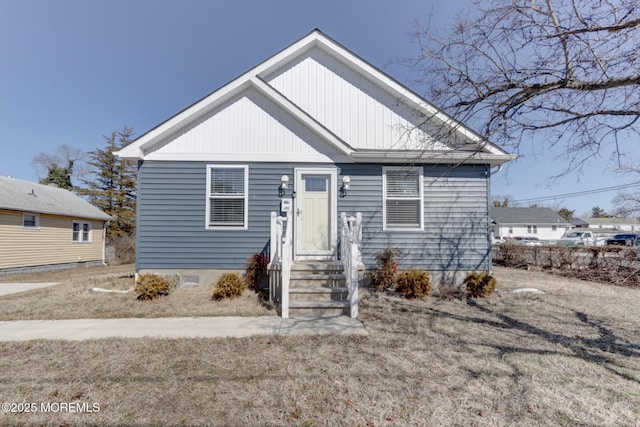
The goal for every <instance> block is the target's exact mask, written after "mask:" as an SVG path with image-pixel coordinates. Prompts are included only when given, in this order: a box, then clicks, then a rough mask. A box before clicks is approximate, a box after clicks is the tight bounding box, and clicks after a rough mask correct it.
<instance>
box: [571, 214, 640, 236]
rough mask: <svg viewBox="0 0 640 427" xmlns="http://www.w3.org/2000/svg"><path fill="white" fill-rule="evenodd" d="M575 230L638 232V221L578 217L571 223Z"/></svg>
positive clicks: (639, 224) (639, 226)
mask: <svg viewBox="0 0 640 427" xmlns="http://www.w3.org/2000/svg"><path fill="white" fill-rule="evenodd" d="M571 223H572V224H573V226H574V227H576V228H591V229H606V230H609V231H610V232H612V233H616V232H629V233H637V232H640V221H638V220H637V219H633V218H615V217H609V218H587V217H580V218H575V219H574V220H573V221H571Z"/></svg>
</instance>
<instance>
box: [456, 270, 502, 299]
mask: <svg viewBox="0 0 640 427" xmlns="http://www.w3.org/2000/svg"><path fill="white" fill-rule="evenodd" d="M463 283H464V285H466V287H467V293H468V294H469V296H470V297H472V298H481V297H486V296H487V295H489V294H491V293H492V292H493V291H494V290H495V289H496V283H497V280H496V279H495V277H493V276H492V275H491V274H489V272H487V271H483V272H473V273H469V274H467V277H465V278H464V282H463Z"/></svg>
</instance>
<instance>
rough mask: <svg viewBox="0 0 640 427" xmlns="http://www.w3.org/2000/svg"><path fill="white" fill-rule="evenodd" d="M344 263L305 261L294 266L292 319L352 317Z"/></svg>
mask: <svg viewBox="0 0 640 427" xmlns="http://www.w3.org/2000/svg"><path fill="white" fill-rule="evenodd" d="M345 281H346V277H345V275H344V268H343V266H342V263H341V262H337V261H329V262H323V261H304V262H295V263H293V265H292V266H291V282H290V286H289V313H290V315H298V316H300V315H303V316H304V315H315V316H335V315H349V314H350V310H351V307H350V305H349V301H348V299H349V290H348V288H347V287H346V286H345Z"/></svg>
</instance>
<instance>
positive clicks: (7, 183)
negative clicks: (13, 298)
mask: <svg viewBox="0 0 640 427" xmlns="http://www.w3.org/2000/svg"><path fill="white" fill-rule="evenodd" d="M110 219H111V217H110V216H109V215H107V214H105V213H104V212H102V211H101V210H100V209H98V208H96V207H95V206H93V205H91V204H89V203H88V202H86V201H85V200H83V199H82V198H80V197H78V196H76V195H75V194H73V193H71V192H70V191H67V190H64V189H62V188H58V187H53V186H50V185H42V184H36V183H33V182H28V181H23V180H20V179H15V178H10V177H7V176H0V274H7V273H16V272H27V271H37V270H46V269H55V268H71V267H76V266H79V265H102V264H104V255H105V239H104V234H105V233H104V231H105V223H106V222H108V221H109V220H110Z"/></svg>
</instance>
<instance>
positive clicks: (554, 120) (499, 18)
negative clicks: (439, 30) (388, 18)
mask: <svg viewBox="0 0 640 427" xmlns="http://www.w3.org/2000/svg"><path fill="white" fill-rule="evenodd" d="M475 5H476V10H475V13H473V12H472V13H469V14H465V15H464V16H463V17H462V18H460V20H459V21H458V22H457V23H456V25H454V26H453V27H452V29H451V30H450V31H449V32H448V34H447V35H445V36H439V35H438V34H436V33H435V32H434V31H431V30H425V29H422V28H420V27H418V28H417V30H416V33H415V37H416V39H417V40H418V42H419V46H420V49H421V51H420V55H419V57H418V58H416V59H415V60H414V61H412V64H413V65H414V66H415V67H417V68H418V69H419V70H421V71H422V72H423V73H422V77H421V78H420V82H421V83H423V84H424V85H425V87H428V88H429V91H430V94H429V98H430V99H432V100H433V101H434V102H435V103H436V105H439V106H441V107H443V108H444V110H445V112H447V113H448V114H450V115H451V116H453V117H456V118H458V120H461V121H464V122H465V123H468V124H470V125H471V126H472V127H475V128H476V129H478V130H480V131H481V136H482V137H484V138H486V139H487V140H491V141H493V142H496V143H498V144H500V145H502V146H503V147H505V148H507V149H511V150H512V151H515V152H518V151H519V149H520V144H522V143H525V142H527V141H531V140H532V138H531V137H532V136H533V135H538V136H541V138H540V139H541V140H543V141H545V143H547V144H548V145H549V146H555V147H562V149H563V152H564V153H566V157H567V159H568V160H569V161H570V163H568V164H567V170H566V171H570V170H576V169H577V170H580V168H581V167H582V166H583V165H584V164H585V162H587V161H588V160H589V159H590V158H592V157H594V156H600V155H601V154H604V153H610V152H613V153H614V156H613V158H618V159H620V158H624V157H625V156H628V155H630V154H632V153H634V152H637V151H638V150H637V148H636V144H634V142H635V140H637V138H638V136H640V129H639V128H638V118H639V117H640V55H638V53H637V52H638V49H639V48H640V6H639V5H638V1H637V0H608V1H605V0H596V1H593V0H572V1H566V0H565V1H561V0H543V1H532V0H495V1H492V2H490V3H487V2H481V1H476V2H475Z"/></svg>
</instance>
